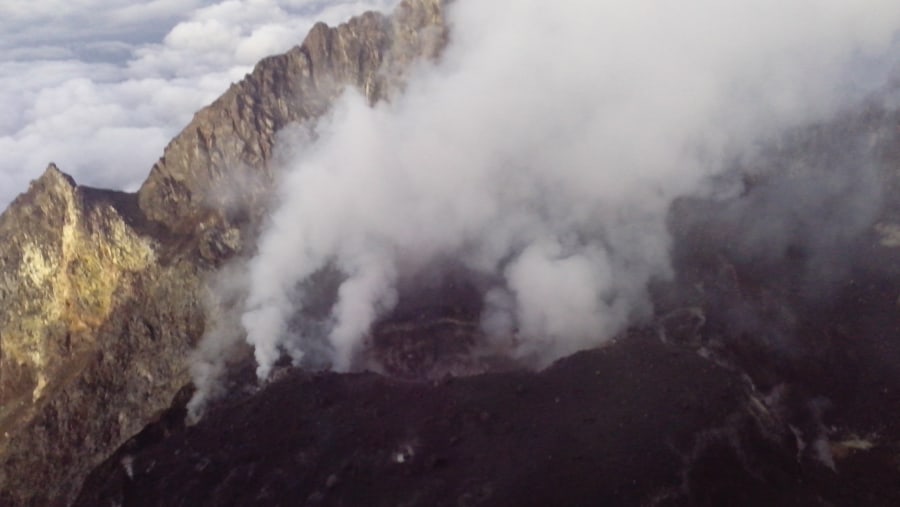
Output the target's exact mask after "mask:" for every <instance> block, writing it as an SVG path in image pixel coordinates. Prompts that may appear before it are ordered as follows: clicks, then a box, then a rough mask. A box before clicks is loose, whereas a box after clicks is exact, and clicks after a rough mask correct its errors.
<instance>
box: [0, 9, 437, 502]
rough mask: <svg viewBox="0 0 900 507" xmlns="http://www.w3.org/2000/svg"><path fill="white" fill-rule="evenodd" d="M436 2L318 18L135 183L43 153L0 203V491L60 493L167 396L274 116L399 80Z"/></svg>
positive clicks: (277, 119)
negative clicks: (107, 180)
mask: <svg viewBox="0 0 900 507" xmlns="http://www.w3.org/2000/svg"><path fill="white" fill-rule="evenodd" d="M442 5H443V2H441V1H439V0H406V1H404V2H402V3H401V4H400V6H399V7H398V8H397V10H396V11H395V13H394V14H393V15H392V16H385V15H382V14H378V13H367V14H364V15H362V16H359V17H357V18H354V19H352V20H350V21H349V22H347V23H345V24H342V25H340V26H338V27H335V28H330V27H327V26H325V25H324V24H318V25H316V26H315V27H314V28H313V29H312V31H311V32H310V33H309V35H308V36H307V37H306V39H305V40H304V42H303V44H301V45H300V46H297V47H295V48H294V49H292V50H291V51H289V52H288V53H286V54H284V55H279V56H274V57H271V58H268V59H265V60H263V61H262V62H260V63H259V64H258V65H257V66H256V67H255V68H254V70H253V72H252V73H251V74H249V75H247V76H246V78H245V79H244V80H243V81H241V82H240V83H238V84H234V85H232V86H231V88H230V89H229V90H228V91H227V92H226V93H225V94H224V95H223V96H222V97H220V98H219V99H218V100H216V101H215V102H214V103H213V104H211V105H210V106H208V107H206V108H204V109H203V110H201V111H200V112H198V113H197V114H196V115H195V117H194V119H193V120H192V121H191V123H190V124H189V125H188V126H187V127H186V128H185V129H184V130H183V131H182V132H181V133H180V134H179V135H178V136H177V137H176V138H175V139H173V140H172V142H171V143H170V144H169V146H167V147H166V149H165V152H164V154H163V157H162V158H161V159H160V161H159V162H158V163H157V164H156V165H154V167H153V168H152V170H151V172H150V175H149V176H148V178H147V180H146V181H145V183H144V184H143V186H142V187H141V189H140V190H139V191H138V192H137V193H136V194H127V193H122V192H113V191H106V190H99V189H93V188H89V187H84V186H79V185H77V184H76V183H75V182H74V181H73V180H72V178H71V177H69V176H67V175H65V174H64V173H62V172H61V171H60V170H59V169H58V168H57V167H56V166H55V165H52V164H51V166H50V167H48V169H47V170H46V172H45V173H44V174H43V175H42V176H41V177H40V178H39V179H37V180H35V181H34V182H33V183H32V185H31V187H30V188H29V189H28V191H27V192H26V193H24V194H22V195H21V196H19V198H17V199H16V200H15V201H14V202H13V203H12V204H11V205H10V206H9V208H8V209H7V210H6V211H5V212H4V213H3V215H2V216H0V244H2V245H3V247H2V252H0V438H2V439H0V485H2V488H0V504H2V505H4V506H7V505H8V506H20V505H23V506H24V505H35V506H39V505H40V506H43V505H68V504H69V503H70V502H71V501H72V499H73V497H74V494H75V493H76V492H77V491H78V487H79V485H80V483H81V481H82V480H83V478H84V477H85V475H86V474H87V472H88V471H89V470H90V469H91V468H92V467H93V466H95V465H96V464H97V463H99V462H100V461H101V460H102V459H103V458H104V457H105V456H107V455H108V454H109V453H110V452H111V451H112V450H113V449H115V448H116V447H118V446H119V445H120V444H121V443H122V442H124V441H125V440H126V439H127V438H129V437H130V436H132V435H133V434H135V433H136V432H138V430H140V428H142V427H143V426H144V425H146V424H147V423H148V422H150V421H152V420H153V419H154V418H155V417H157V416H158V415H159V414H160V413H161V411H163V410H164V409H165V408H166V407H168V406H169V404H170V403H171V401H172V400H173V399H174V398H175V397H176V395H177V393H178V392H179V391H180V390H181V389H182V388H183V387H184V386H186V385H187V384H188V383H189V378H188V372H187V365H186V356H187V354H188V352H189V351H190V350H191V349H192V347H193V346H194V345H195V344H196V343H197V341H198V340H199V338H200V337H201V336H202V334H203V330H204V325H205V324H204V320H205V317H204V315H205V313H204V308H203V300H204V297H205V296H204V291H205V287H204V283H205V280H206V278H207V276H208V274H209V273H211V272H213V271H214V270H215V268H216V266H218V265H220V264H221V263H223V262H224V261H226V260H227V259H229V258H231V257H233V256H236V255H241V254H243V253H246V252H248V251H249V250H252V248H253V238H254V235H255V234H256V231H257V228H258V226H259V221H260V219H261V217H262V215H263V213H264V211H265V209H266V201H267V199H268V198H269V194H270V192H271V188H272V182H273V177H274V172H275V168H274V162H275V151H274V144H275V139H276V135H277V132H278V131H279V130H281V129H282V128H284V127H285V126H287V125H289V124H291V123H298V122H305V121H311V120H314V119H315V118H317V117H319V116H321V115H322V114H324V113H325V112H326V111H327V109H328V104H329V103H330V101H331V100H333V99H334V97H335V96H337V95H338V94H340V93H341V92H342V90H344V89H345V88H346V87H355V88H357V89H358V90H359V91H360V93H363V94H365V96H366V97H368V99H369V100H370V101H376V100H379V99H381V98H384V97H386V96H388V94H389V92H390V90H393V89H396V88H397V87H400V86H402V76H403V75H404V72H405V71H404V69H406V68H408V67H409V66H410V65H411V63H412V62H413V61H414V60H416V59H418V58H420V57H429V58H433V57H436V55H437V53H438V51H439V49H440V47H441V46H442V45H443V41H444V40H445V37H446V34H445V27H444V25H443V15H442ZM236 189H240V192H237V191H236ZM86 414H90V416H86Z"/></svg>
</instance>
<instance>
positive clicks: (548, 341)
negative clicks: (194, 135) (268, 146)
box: [242, 0, 900, 377]
mask: <svg viewBox="0 0 900 507" xmlns="http://www.w3.org/2000/svg"><path fill="white" fill-rule="evenodd" d="M449 9H450V11H449V18H450V22H451V30H452V32H451V42H450V45H449V47H448V48H447V50H446V51H445V53H444V55H443V57H442V59H441V60H440V62H439V63H437V64H433V65H429V66H425V65H423V66H422V67H421V68H420V69H418V72H416V73H414V75H413V77H412V81H411V82H410V84H409V86H408V88H407V90H406V91H405V93H404V94H403V95H402V96H400V97H396V98H394V99H393V100H392V101H391V102H390V103H381V104H378V105H376V106H375V107H374V108H372V107H369V106H367V104H366V100H365V99H364V98H363V97H361V96H359V95H358V94H356V93H353V92H348V93H347V94H345V96H343V97H342V98H341V99H340V100H339V101H338V103H337V104H336V105H335V107H334V110H333V112H332V114H331V115H330V117H329V118H327V119H325V120H323V121H321V122H320V123H319V124H318V125H317V127H316V129H317V140H316V141H315V142H314V143H310V144H309V145H307V146H306V147H305V149H303V150H300V151H301V153H300V154H299V155H298V156H296V157H295V159H294V160H293V161H292V163H291V164H289V166H288V167H286V168H285V172H284V174H283V181H281V189H282V191H281V194H280V197H281V200H280V205H279V207H278V208H277V210H276V211H275V212H274V214H273V216H272V219H271V223H270V225H269V227H268V229H267V230H266V231H265V233H264V234H263V236H262V238H261V240H260V244H259V252H258V255H257V256H256V257H255V258H254V259H253V260H252V261H251V263H250V266H249V275H250V278H249V280H250V281H249V286H248V297H247V300H246V310H245V313H244V314H243V317H242V324H243V326H244V327H245V329H246V332H247V340H248V342H249V343H250V344H251V345H252V346H253V347H254V348H255V352H256V358H257V360H258V371H257V373H258V374H259V375H260V376H261V377H265V376H267V375H268V373H269V371H270V369H271V368H272V366H273V364H274V362H275V361H276V360H277V359H278V358H279V357H280V356H281V354H282V353H283V352H287V353H289V354H290V355H292V356H293V358H294V359H295V360H299V359H301V358H302V355H303V353H304V352H305V351H306V350H307V349H308V344H309V343H311V342H312V341H313V340H315V339H316V337H313V336H309V333H308V332H305V331H303V330H301V329H295V327H296V326H293V325H292V322H294V319H296V315H298V312H300V310H301V308H300V305H301V303H299V302H300V301H303V300H304V294H303V291H304V289H303V287H306V286H308V285H309V284H305V285H304V282H306V281H307V280H308V279H309V277H310V276H312V275H313V274H315V273H317V272H319V271H321V270H323V269H330V268H336V269H337V270H338V271H340V272H341V273H343V275H344V276H345V280H344V282H343V285H341V287H340V289H339V295H338V299H337V301H336V302H335V305H334V308H333V312H332V321H331V322H332V325H331V328H330V334H329V336H328V339H329V340H330V343H331V346H332V349H333V353H334V357H333V358H332V359H333V362H334V366H335V368H337V369H347V368H349V367H351V363H352V361H353V358H354V354H355V353H356V352H357V350H358V349H359V347H360V346H361V341H362V338H363V337H364V336H365V334H366V333H367V331H368V329H369V327H370V326H371V324H372V323H373V322H374V321H375V320H376V319H377V318H378V317H379V316H382V315H384V313H385V312H387V311H389V310H390V309H391V308H392V306H393V305H394V304H395V303H396V301H397V298H398V289H397V287H398V284H399V282H400V281H402V280H403V279H404V278H405V277H410V276H413V275H414V274H415V272H416V271H417V270H421V269H428V266H429V265H430V264H431V263H433V262H437V261H438V260H445V259H448V258H449V259H453V260H454V261H456V262H459V263H461V264H463V265H464V266H465V267H467V268H468V269H470V270H471V271H473V272H475V273H479V274H483V275H485V278H486V279H493V280H496V281H497V283H496V286H495V287H494V288H493V289H491V290H489V291H488V292H487V294H486V296H485V301H484V304H485V310H484V315H483V320H484V322H483V325H484V328H485V329H486V330H487V331H488V332H489V333H490V334H492V335H493V336H495V337H496V339H497V340H501V341H502V340H506V339H508V340H509V342H508V343H507V342H504V343H507V345H508V346H510V347H513V348H512V350H511V352H512V354H513V355H514V356H516V357H520V358H527V359H529V360H532V361H535V360H536V361H537V362H538V363H539V364H546V362H548V361H550V360H553V359H555V358H558V357H560V356H561V355H564V354H568V353H571V352H573V351H576V350H579V349H582V348H586V347H590V346H593V345H597V344H600V343H602V342H603V341H604V340H607V339H609V338H610V337H611V336H613V335H614V334H616V333H617V332H619V331H621V330H622V329H623V327H624V326H626V325H628V324H629V323H630V322H632V321H633V320H634V319H638V318H641V317H642V316H646V315H647V314H648V312H649V311H650V308H649V302H648V298H647V295H646V286H647V283H648V281H650V280H651V279H653V278H656V277H666V276H668V275H669V274H670V273H669V271H670V266H669V259H668V249H669V236H668V234H667V231H666V226H665V217H666V213H667V211H668V209H669V206H670V204H671V203H672V201H673V200H674V199H676V198H678V197H680V196H684V195H689V194H697V193H701V192H703V191H704V188H706V181H707V180H708V177H709V176H711V175H713V174H715V173H716V172H718V171H722V170H723V169H724V168H725V166H726V165H727V164H728V163H729V162H730V161H734V160H736V159H738V158H739V157H742V156H746V155H748V154H750V153H751V152H752V148H753V146H755V145H757V144H758V143H759V142H762V141H764V140H766V139H768V138H771V137H772V136H775V135H777V134H778V132H780V131H782V130H783V129H785V128H790V127H794V126H798V125H802V124H805V123H807V122H810V121H815V120H820V119H824V118H826V117H827V116H828V115H829V114H830V113H832V112H833V111H834V109H835V108H836V107H838V105H839V104H841V103H842V100H844V99H845V98H846V97H845V95H846V93H845V92H846V91H847V84H848V83H847V81H846V80H845V77H846V76H845V69H847V65H848V64H849V63H850V62H851V61H853V60H855V59H856V58H857V57H859V56H866V57H872V56H873V55H874V56H876V57H877V56H878V55H879V54H880V53H882V52H885V51H887V50H888V48H889V47H890V45H891V43H892V38H893V37H894V35H895V30H896V29H897V28H898V27H900V2H896V0H863V1H854V2H849V1H846V0H817V1H812V0H777V1H776V0H733V1H728V2H723V1H721V0H693V1H689V2H660V1H655V0H635V1H632V2H627V3H626V2H612V1H596V2H594V1H574V0H569V1H561V2H546V1H545V0H492V1H490V2H479V1H475V0H458V1H456V2H455V3H453V4H452V6H451V7H450V8H449ZM512 337H515V339H514V340H513V339H512Z"/></svg>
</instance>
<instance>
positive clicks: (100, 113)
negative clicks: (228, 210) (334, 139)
mask: <svg viewBox="0 0 900 507" xmlns="http://www.w3.org/2000/svg"><path fill="white" fill-rule="evenodd" d="M396 3H397V0H327V1H323V0H224V1H215V0H145V1H137V2H136V1H134V0H3V1H2V2H0V33H2V34H3V37H2V38H0V111H2V114H0V154H2V155H0V209H3V208H5V207H6V206H7V204H8V203H9V202H10V201H11V200H12V199H13V198H15V196H16V195H18V194H19V193H21V192H24V191H25V190H26V189H27V187H28V182H29V181H30V180H33V179H35V178H37V177H38V176H39V175H40V174H41V173H42V172H43V171H44V169H45V168H46V166H47V164H48V163H50V162H55V163H56V164H57V165H58V166H59V167H60V169H62V170H63V171H65V172H67V173H69V174H71V175H72V176H74V177H75V180H76V181H77V182H78V183H80V184H86V185H92V186H99V187H105V188H113V189H121V190H135V189H137V187H138V186H139V185H140V183H141V182H142V181H143V180H144V178H145V177H146V175H147V174H148V172H149V170H150V168H151V166H152V165H153V163H154V162H155V161H156V160H157V159H158V158H159V157H160V156H161V155H162V153H163V148H164V147H165V145H166V144H167V143H168V142H169V140H171V139H172V137H174V136H175V135H176V134H178V132H179V131H180V130H181V129H182V128H183V127H184V126H186V125H187V123H188V122H189V121H190V119H191V117H192V116H193V114H194V112H196V111H197V110H198V109H200V108H201V107H203V106H204V105H206V104H208V103H210V102H212V101H213V100H214V99H215V98H216V97H218V96H219V95H220V94H221V93H222V92H224V91H225V90H226V89H227V88H228V85H229V84H230V83H232V82H236V81H239V80H240V79H241V78H242V77H243V76H244V75H245V74H246V73H247V72H249V71H250V70H251V69H252V67H253V65H254V64H255V63H256V62H257V61H259V60H260V59H261V58H263V57H265V56H268V55H271V54H277V53H281V52H284V51H286V50H288V49H290V48H291V47H292V46H294V45H296V44H299V43H300V42H302V40H303V37H304V36H305V34H306V33H307V31H308V30H309V28H310V27H311V26H312V25H313V23H315V22H316V21H319V20H321V21H325V22H327V23H329V24H332V25H333V24H337V23H340V22H341V21H344V20H346V19H347V18H349V17H351V16H353V15H355V14H358V13H361V12H363V11H365V10H369V9H375V10H382V11H387V10H390V9H391V8H392V7H393V5H394V4H396Z"/></svg>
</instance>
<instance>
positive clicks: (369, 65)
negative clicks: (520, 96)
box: [139, 0, 446, 236]
mask: <svg viewBox="0 0 900 507" xmlns="http://www.w3.org/2000/svg"><path fill="white" fill-rule="evenodd" d="M444 4H445V2H444V1H443V0H406V1H404V2H402V3H401V4H400V5H399V6H398V7H397V9H396V10H395V12H394V13H393V15H392V16H390V17H387V16H384V15H382V14H378V13H374V12H369V13H366V14H363V15H361V16H358V17H355V18H353V19H351V20H350V21H348V22H346V23H344V24H341V25H339V26H337V27H334V28H331V27H328V26H326V25H324V24H322V23H320V24H317V25H315V26H314V27H313V29H312V30H311V31H310V33H309V34H308V36H307V37H306V39H305V40H304V42H303V44H301V45H300V46H297V47H295V48H293V49H291V50H290V51H288V52H287V53H285V54H282V55H278V56H273V57H269V58H266V59H264V60H263V61H261V62H260V63H259V64H257V65H256V67H255V68H254V70H253V72H252V73H250V74H248V75H247V76H246V77H245V78H244V79H243V80H242V81H241V82H239V83H237V84H234V85H232V86H231V87H230V88H229V90H228V91H227V92H226V93H225V94H224V95H222V97H220V98H219V99H218V100H216V101H215V102H213V103H212V104H211V105H210V106H208V107H206V108H204V109H202V110H201V111H199V112H198V113H197V114H196V115H195V116H194V118H193V120H192V121H191V123H190V124H189V125H188V126H187V127H186V128H185V129H184V130H183V131H182V132H181V133H180V134H179V135H178V136H177V137H176V138H175V139H174V140H173V141H172V142H171V143H170V144H169V145H168V146H167V147H166V149H165V153H164V155H163V157H162V158H161V159H160V160H159V162H157V163H156V164H155V165H154V166H153V169H152V171H151V173H150V176H149V177H148V178H147V180H146V182H145V183H144V184H143V186H142V187H141V189H140V190H139V202H140V207H141V209H142V210H143V213H144V214H145V215H146V216H147V217H148V218H149V219H151V220H153V221H155V222H158V223H160V224H162V225H163V226H164V227H165V228H166V229H167V230H168V231H169V232H170V233H173V234H181V235H186V236H191V235H194V233H195V232H196V231H198V230H209V229H210V228H218V229H223V230H225V229H229V228H233V227H246V226H247V225H248V224H253V223H257V222H258V221H259V218H260V216H261V215H262V213H263V212H264V210H265V206H264V204H265V202H266V200H267V198H268V195H269V192H270V190H271V187H272V180H273V171H274V170H275V168H274V167H273V156H274V147H275V134H276V132H278V131H280V130H281V129H282V128H284V127H285V126H287V125H288V124H291V123H302V122H307V121H314V120H315V119H317V118H319V117H320V116H322V115H323V114H325V113H326V111H327V110H328V108H329V106H330V104H331V102H332V100H333V99H334V98H335V97H336V96H338V95H339V94H340V93H341V92H342V91H343V90H344V89H345V88H346V87H348V86H349V87H355V88H357V89H358V90H359V91H360V92H361V93H363V94H364V95H365V96H366V97H368V99H369V100H370V101H372V102H374V101H377V100H379V99H381V98H384V97H386V96H388V95H389V94H390V93H391V91H392V90H396V89H398V88H401V87H402V85H403V77H404V75H405V71H406V69H407V68H408V67H409V65H410V63H411V62H412V61H414V60H416V59H419V58H434V57H436V56H437V55H438V54H439V52H440V50H441V49H442V48H443V46H444V45H445V42H446V27H445V23H444V18H443V5H444Z"/></svg>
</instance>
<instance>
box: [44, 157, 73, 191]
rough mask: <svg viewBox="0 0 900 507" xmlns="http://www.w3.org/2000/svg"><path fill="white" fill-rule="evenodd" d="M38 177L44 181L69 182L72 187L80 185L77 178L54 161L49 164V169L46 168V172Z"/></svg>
mask: <svg viewBox="0 0 900 507" xmlns="http://www.w3.org/2000/svg"><path fill="white" fill-rule="evenodd" d="M38 179H39V180H42V181H52V182H57V181H58V182H60V183H67V184H68V185H69V186H70V187H72V188H75V187H77V186H78V185H77V184H76V183H75V178H73V177H72V176H70V175H69V174H67V173H64V172H63V171H61V170H60V169H59V167H57V166H56V164H55V163H54V162H50V164H48V165H47V169H44V174H42V175H41V176H40V178H38Z"/></svg>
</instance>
